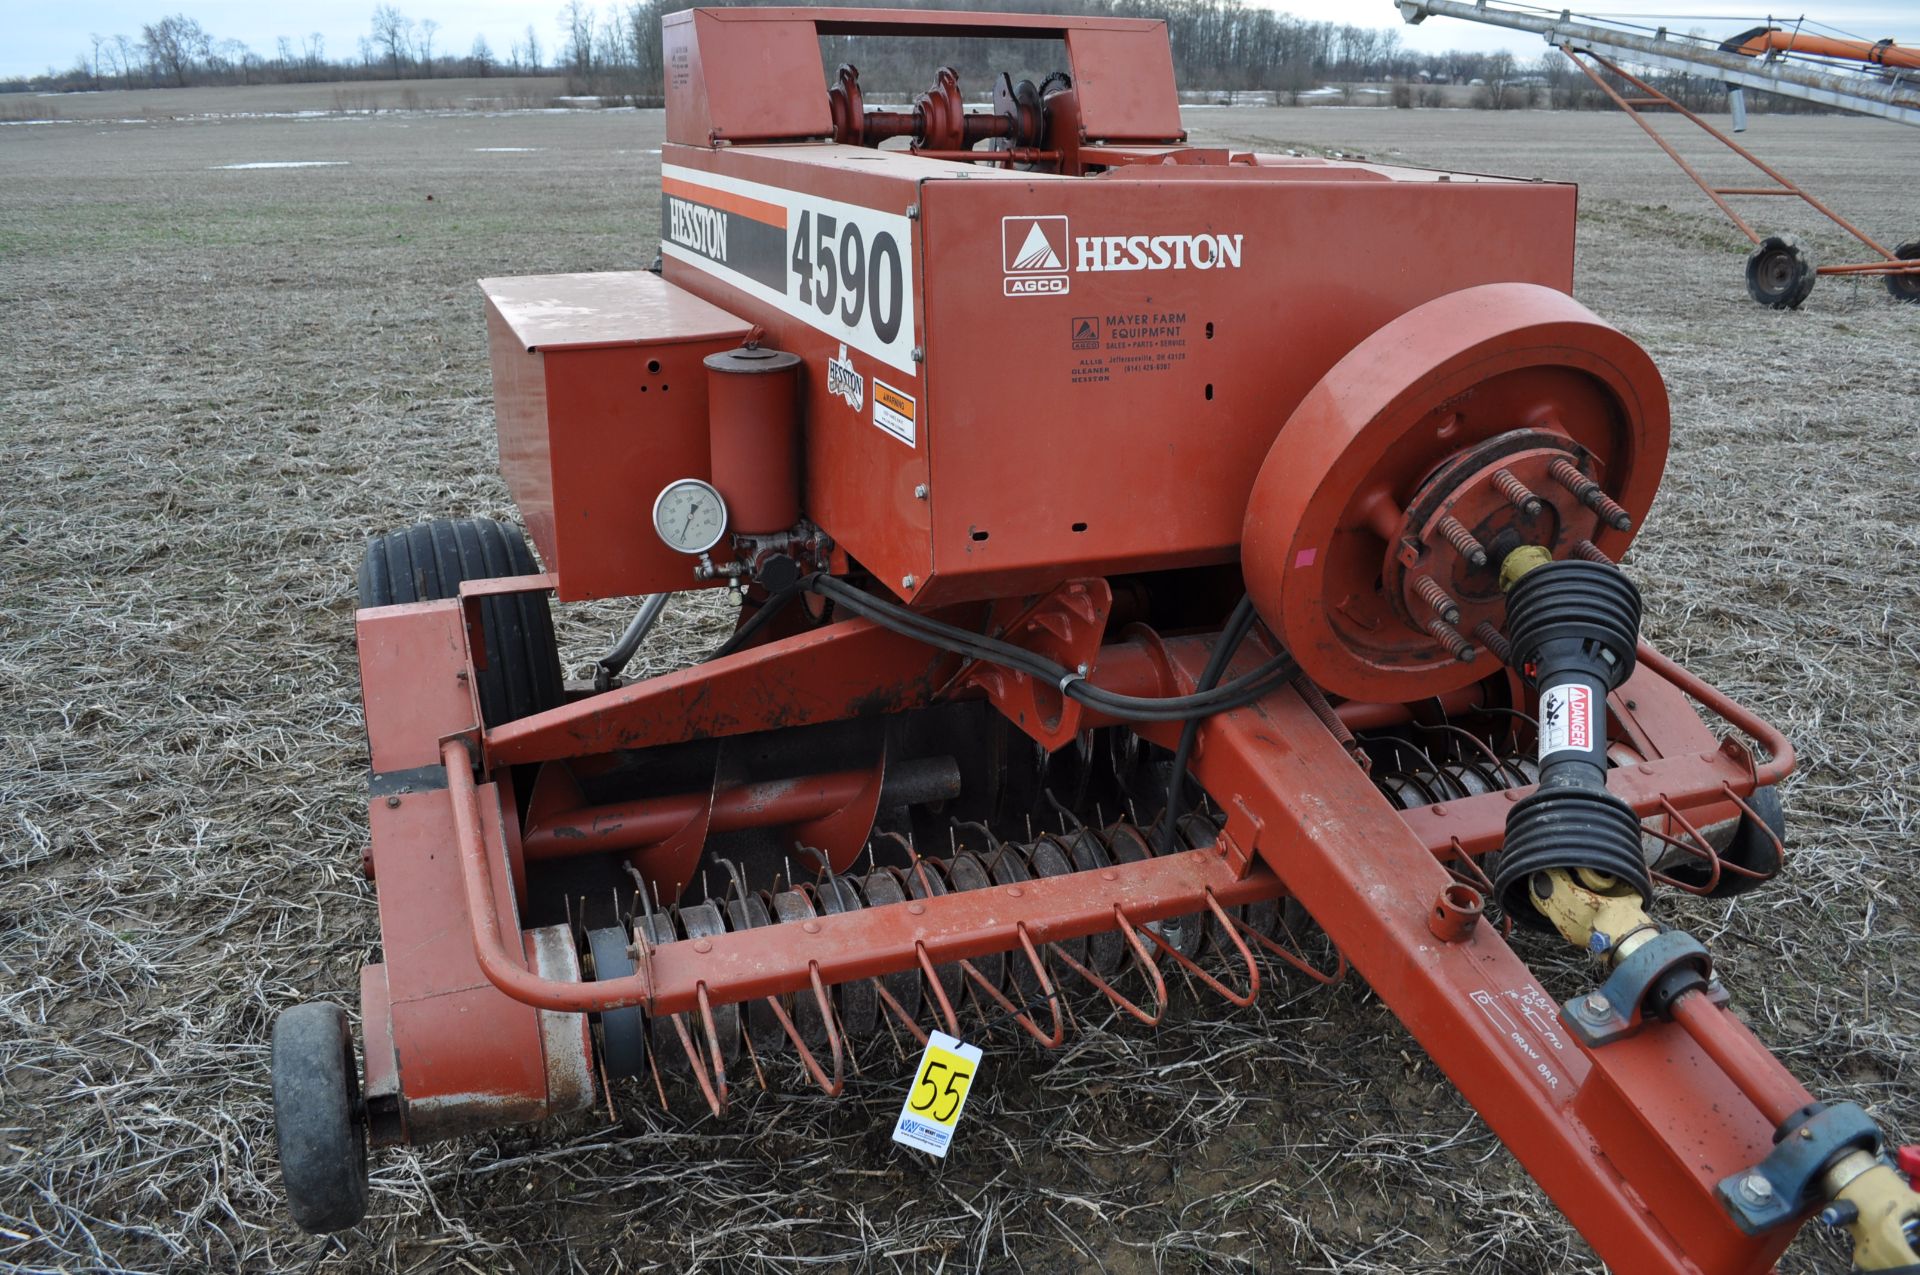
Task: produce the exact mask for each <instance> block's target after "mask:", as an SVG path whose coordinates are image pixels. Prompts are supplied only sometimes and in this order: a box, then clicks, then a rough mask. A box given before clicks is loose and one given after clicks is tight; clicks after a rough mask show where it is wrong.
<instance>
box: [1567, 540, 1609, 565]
mask: <svg viewBox="0 0 1920 1275" xmlns="http://www.w3.org/2000/svg"><path fill="white" fill-rule="evenodd" d="M1573 555H1574V557H1576V558H1585V559H1586V560H1587V561H1588V562H1604V563H1605V564H1606V565H1608V566H1612V565H1613V559H1612V558H1609V557H1608V556H1607V555H1606V554H1604V553H1602V552H1600V546H1598V545H1596V544H1594V543H1593V541H1591V540H1576V541H1574V542H1573Z"/></svg>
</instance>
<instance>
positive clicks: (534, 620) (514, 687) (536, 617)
mask: <svg viewBox="0 0 1920 1275" xmlns="http://www.w3.org/2000/svg"><path fill="white" fill-rule="evenodd" d="M539 570H540V568H539V567H538V566H537V565H536V564H535V563H534V560H533V553H532V551H531V550H529V549H528V548H527V541H526V538H525V537H524V536H522V535H521V534H520V530H519V528H517V527H510V526H508V525H506V524H505V523H500V522H495V521H494V520H493V519H491V518H436V519H434V520H433V521H432V522H425V523H421V524H420V525H419V526H417V527H414V528H411V529H409V530H407V531H396V532H393V533H391V534H389V535H385V536H382V537H380V538H379V539H378V540H376V541H374V542H373V543H372V544H370V545H368V546H367V556H366V557H365V558H364V559H363V560H362V561H361V563H360V605H361V606H363V607H377V606H391V605H393V604H395V603H399V602H431V601H435V600H437V599H441V598H452V597H458V596H459V593H460V585H461V583H462V582H463V581H466V580H492V579H498V578H500V577H502V576H528V575H536V574H538V573H539ZM480 623H481V627H482V629H484V631H485V633H486V648H487V667H486V668H484V669H482V670H480V674H479V691H480V716H481V719H482V720H483V721H484V722H485V723H486V724H487V725H488V726H498V725H500V724H502V723H503V722H511V721H514V720H516V719H518V718H522V717H529V716H531V715H533V714H534V713H539V712H544V711H546V710H547V709H549V708H553V707H555V706H556V705H558V704H559V703H560V701H561V697H562V696H561V681H560V656H559V653H558V651H557V650H556V648H555V646H554V640H553V615H552V613H551V612H550V611H549V610H548V609H547V598H546V595H545V594H543V593H518V594H512V595H508V596H504V597H497V598H487V599H485V600H484V601H482V602H481V603H480Z"/></svg>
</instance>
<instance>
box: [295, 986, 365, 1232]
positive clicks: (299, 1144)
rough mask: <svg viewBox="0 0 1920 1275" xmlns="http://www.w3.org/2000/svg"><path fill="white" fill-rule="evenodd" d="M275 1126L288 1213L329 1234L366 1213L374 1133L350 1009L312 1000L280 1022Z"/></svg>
mask: <svg viewBox="0 0 1920 1275" xmlns="http://www.w3.org/2000/svg"><path fill="white" fill-rule="evenodd" d="M273 1123H274V1137H275V1140H276V1141H277V1142H278V1144H279V1147H280V1178H281V1181H282V1183H283V1184H284V1186H285V1188H286V1193H287V1210H288V1211H289V1212H290V1213H292V1214H293V1220H294V1221H295V1222H297V1223H298V1224H299V1226H300V1229H301V1230H303V1231H311V1232H313V1233H314V1234H322V1233H324V1232H327V1231H341V1230H345V1229H346V1228H347V1227H349V1226H353V1225H356V1224H357V1223H358V1222H359V1221H360V1219H361V1218H363V1217H365V1216H366V1215H367V1127H366V1124H365V1121H364V1120H363V1118H362V1111H361V1107H360V1070H359V1067H358V1066H357V1065H356V1064H355V1062H354V1056H353V1033H352V1032H351V1031H349V1030H348V1027H347V1014H346V1011H345V1010H343V1009H341V1008H340V1007H339V1006H338V1005H329V1004H327V1003H325V1002H324V1001H313V1002H309V1003H308V1004H305V1005H294V1006H292V1007H291V1008H288V1009H284V1010H281V1011H280V1016H279V1017H278V1018H276V1019H274V1022H273Z"/></svg>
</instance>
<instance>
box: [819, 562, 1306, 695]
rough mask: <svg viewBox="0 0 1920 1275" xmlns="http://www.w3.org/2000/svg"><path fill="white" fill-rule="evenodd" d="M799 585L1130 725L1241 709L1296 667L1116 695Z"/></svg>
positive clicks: (850, 597)
mask: <svg viewBox="0 0 1920 1275" xmlns="http://www.w3.org/2000/svg"><path fill="white" fill-rule="evenodd" d="M801 585H802V587H805V588H809V589H812V590H813V591H814V592H816V593H820V594H822V595H824V596H826V597H830V598H832V599H834V600H835V601H836V602H838V603H840V605H841V606H843V607H844V608H845V609H846V610H848V611H851V612H852V613H854V614H855V615H859V616H863V617H865V618H867V619H870V620H872V621H873V622H874V623H876V624H879V625H882V626H883V627H886V628H889V629H893V630H894V631H896V632H900V633H904V634H906V635H907V636H909V637H912V638H915V639H917V640H919V641H922V642H925V643H927V644H928V645H930V646H936V647H939V648H940V649H941V650H945V651H951V652H953V653H954V654H956V655H964V656H967V657H969V658H971V659H978V660H982V661H985V662H987V663H990V664H998V665H1000V666H1002V667H1004V668H1010V669H1013V670H1014V671H1016V672H1021V673H1025V674H1027V675H1028V676H1030V677H1034V678H1039V679H1042V680H1045V681H1048V682H1052V683H1055V684H1057V685H1059V687H1060V689H1061V692H1062V694H1064V695H1066V696H1068V697H1069V698H1071V699H1073V700H1075V701H1076V702H1078V703H1080V704H1083V705H1085V706H1087V707H1088V708H1093V709H1097V710H1098V711H1100V712H1102V713H1105V714H1107V715H1108V716H1110V717H1117V718H1122V719H1125V720H1130V721H1186V720H1187V719H1189V718H1192V717H1207V716H1210V715H1212V714H1214V713H1217V712H1224V711H1227V710H1229V709H1234V708H1240V707H1243V706H1245V705H1247V704H1250V703H1252V702H1254V701H1255V700H1257V699H1260V698H1261V697H1262V696H1265V695H1267V694H1269V693H1270V692H1272V691H1273V690H1275V689H1277V688H1278V687H1279V686H1280V685H1281V684H1282V683H1284V682H1286V681H1288V680H1289V679H1291V678H1292V676H1293V675H1294V672H1295V671H1296V668H1297V666H1296V665H1295V664H1294V662H1293V658H1292V656H1290V655H1289V654H1288V653H1287V652H1285V651H1281V652H1280V653H1278V654H1276V655H1275V656H1273V657H1272V658H1271V659H1268V660H1267V661H1266V662H1264V663H1263V664H1261V665H1260V666H1259V667H1258V668H1256V669H1254V670H1253V671H1252V672H1250V673H1246V674H1243V675H1242V676H1240V677H1238V678H1235V679H1234V680H1233V681H1230V682H1227V683H1225V684H1223V685H1221V686H1219V687H1216V688H1214V689H1212V690H1208V691H1201V692H1195V693H1194V694H1192V695H1175V696H1166V697H1160V698H1148V697H1142V696H1135V695H1119V694H1116V693H1114V692H1112V691H1108V690H1104V689H1102V688H1100V687H1097V686H1093V685H1091V684H1090V683H1088V682H1087V681H1086V679H1085V678H1084V677H1082V676H1080V675H1079V674H1078V673H1075V672H1070V671H1069V670H1068V669H1066V668H1064V667H1062V666H1061V665H1059V664H1056V663H1054V662H1053V661H1051V660H1048V659H1045V658H1043V657H1042V656H1039V655H1036V654H1035V653H1034V652H1032V651H1029V650H1026V649H1024V648H1022V647H1018V646H1014V645H1012V644H1011V643H1008V642H1001V641H997V640H995V639H993V638H988V637H983V636H981V635H980V634H977V633H970V632H968V631H967V630H965V629H961V628H957V627H955V626H954V625H951V624H946V623H943V622H942V621H939V620H934V619H931V618H930V617H928V616H924V615H919V614H917V613H915V612H913V611H909V610H908V609H906V608H905V607H901V606H898V605H896V604H894V603H891V602H887V601H885V600H884V599H881V598H876V597H874V596H873V595H871V594H867V593H862V592H860V591H859V590H858V589H855V588H853V587H852V586H850V585H848V584H846V583H844V582H842V581H839V580H836V579H834V578H833V577H831V576H824V575H817V576H811V577H808V578H807V579H806V580H803V581H802V582H801Z"/></svg>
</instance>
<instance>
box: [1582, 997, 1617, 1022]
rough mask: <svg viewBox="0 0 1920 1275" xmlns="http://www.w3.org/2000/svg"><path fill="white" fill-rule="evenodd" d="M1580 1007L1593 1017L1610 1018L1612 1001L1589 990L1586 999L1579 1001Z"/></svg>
mask: <svg viewBox="0 0 1920 1275" xmlns="http://www.w3.org/2000/svg"><path fill="white" fill-rule="evenodd" d="M1580 1008H1582V1009H1584V1010H1586V1011H1587V1013H1588V1014H1590V1015H1591V1016H1593V1017H1594V1018H1610V1017H1612V1015H1613V1002H1612V1001H1610V1000H1608V999H1607V998H1606V997H1604V996H1602V995H1601V994H1600V993H1598V992H1591V993H1589V994H1588V995H1587V999H1585V1000H1584V1001H1581V1002H1580Z"/></svg>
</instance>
